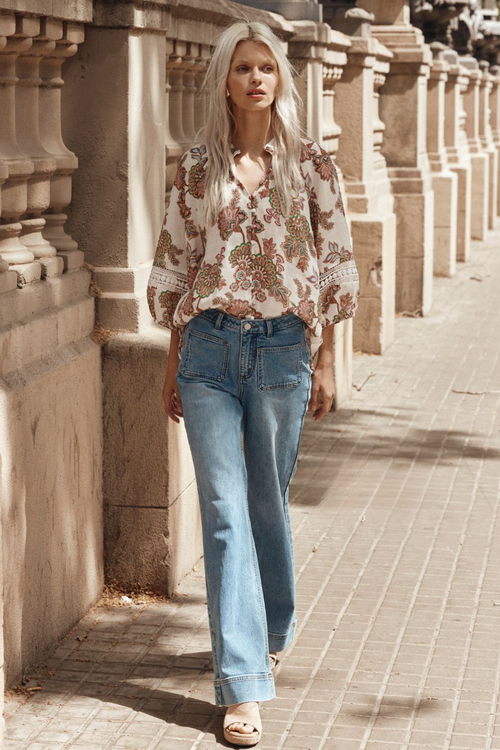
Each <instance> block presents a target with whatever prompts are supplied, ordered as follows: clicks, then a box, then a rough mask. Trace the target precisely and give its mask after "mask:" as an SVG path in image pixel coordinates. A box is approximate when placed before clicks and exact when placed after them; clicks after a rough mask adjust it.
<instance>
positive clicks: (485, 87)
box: [479, 60, 498, 229]
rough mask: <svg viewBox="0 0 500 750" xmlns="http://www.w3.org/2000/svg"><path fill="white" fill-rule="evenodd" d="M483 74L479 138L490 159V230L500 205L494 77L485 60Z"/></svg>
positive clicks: (482, 67) (480, 65) (482, 63)
mask: <svg viewBox="0 0 500 750" xmlns="http://www.w3.org/2000/svg"><path fill="white" fill-rule="evenodd" d="M479 67H480V68H481V71H482V73H483V77H482V80H481V86H480V89H479V138H480V140H481V145H482V147H483V149H484V152H485V154H486V155H487V157H488V163H489V166H488V178H489V180H488V229H494V228H495V223H496V217H497V203H498V151H497V149H496V146H495V143H494V141H493V133H492V129H491V122H490V115H491V112H490V95H491V92H492V89H493V76H492V75H491V73H490V71H489V68H490V66H489V63H487V62H486V61H485V60H483V61H481V62H480V63H479Z"/></svg>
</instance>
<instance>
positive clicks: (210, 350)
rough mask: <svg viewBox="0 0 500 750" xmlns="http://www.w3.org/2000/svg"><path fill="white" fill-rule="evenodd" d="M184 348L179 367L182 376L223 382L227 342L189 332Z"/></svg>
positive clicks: (225, 370)
mask: <svg viewBox="0 0 500 750" xmlns="http://www.w3.org/2000/svg"><path fill="white" fill-rule="evenodd" d="M184 347H185V357H184V360H183V362H182V363H181V366H180V372H181V374H182V375H184V376H185V377H188V378H203V379H204V380H217V381H219V382H220V381H221V380H224V378H225V377H226V374H227V365H228V362H229V341H224V340H223V339H220V338H218V337H217V336H211V335H210V334H209V333H202V332H201V331H191V330H189V331H188V338H187V341H186V342H185V343H184Z"/></svg>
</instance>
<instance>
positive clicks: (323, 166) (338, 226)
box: [305, 143, 359, 328]
mask: <svg viewBox="0 0 500 750" xmlns="http://www.w3.org/2000/svg"><path fill="white" fill-rule="evenodd" d="M305 154H306V158H307V157H309V158H310V168H309V170H308V171H309V174H310V185H309V209H310V215H311V227H312V230H313V235H314V243H315V246H316V253H317V258H318V270H319V301H318V317H319V320H320V323H321V327H322V328H326V326H329V325H331V324H332V323H338V322H339V321H341V320H345V319H346V318H352V317H353V315H354V314H355V312H356V309H357V306H358V300H359V277H358V271H357V268H356V263H355V261H354V256H353V253H352V246H351V237H350V233H349V226H348V224H347V219H346V215H345V209H344V203H343V200H342V195H341V192H340V186H339V180H338V175H337V170H336V168H335V164H334V163H333V160H332V158H331V156H330V154H329V153H328V152H327V151H326V150H325V149H324V148H323V147H322V146H321V145H320V144H319V143H314V144H312V148H309V149H306V150H305Z"/></svg>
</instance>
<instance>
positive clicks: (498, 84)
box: [490, 65, 500, 216]
mask: <svg viewBox="0 0 500 750" xmlns="http://www.w3.org/2000/svg"><path fill="white" fill-rule="evenodd" d="M490 72H491V73H492V75H493V78H492V89H491V96H490V112H491V120H490V124H491V135H492V138H493V143H494V144H495V148H496V150H497V152H498V154H499V158H498V172H497V185H500V67H499V66H498V65H497V66H495V67H492V68H490ZM496 213H497V216H500V187H499V188H498V190H497V206H496Z"/></svg>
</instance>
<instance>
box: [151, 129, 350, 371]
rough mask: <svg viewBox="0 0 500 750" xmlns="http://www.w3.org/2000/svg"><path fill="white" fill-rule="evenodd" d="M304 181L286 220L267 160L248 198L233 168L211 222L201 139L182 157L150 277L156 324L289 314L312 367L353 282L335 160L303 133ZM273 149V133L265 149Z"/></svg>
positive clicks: (343, 312)
mask: <svg viewBox="0 0 500 750" xmlns="http://www.w3.org/2000/svg"><path fill="white" fill-rule="evenodd" d="M301 141H302V152H301V171H302V174H303V177H304V185H303V188H302V189H301V191H300V193H299V196H298V198H297V199H296V200H295V205H294V210H293V211H292V213H291V215H290V217H289V218H287V219H285V217H284V216H283V213H282V205H281V203H280V201H279V198H278V196H277V195H276V191H275V185H274V179H273V170H272V158H271V164H270V166H269V169H268V170H267V172H266V174H265V175H264V176H263V178H262V180H261V182H260V184H259V185H258V187H257V188H256V189H255V191H254V192H253V194H252V195H249V194H248V192H247V190H246V189H245V187H244V186H243V185H242V183H241V182H240V181H239V180H238V178H237V177H236V170H235V162H234V156H235V155H236V154H237V153H239V151H238V150H237V149H236V148H235V147H234V146H232V157H233V158H232V167H231V170H230V173H229V175H228V179H229V180H230V182H231V183H232V185H233V190H232V198H231V200H230V202H229V204H228V205H227V206H225V207H224V208H223V209H222V210H221V211H220V213H219V215H218V218H217V222H216V223H215V224H214V225H213V226H205V225H204V224H203V223H202V212H201V206H202V200H203V194H204V187H205V170H206V165H207V156H206V148H205V146H204V144H198V145H196V146H194V147H193V148H191V149H189V150H188V151H186V152H185V153H184V154H183V156H182V157H181V159H180V162H179V166H178V169H177V173H176V176H175V180H174V185H173V187H172V191H171V193H170V200H169V203H168V205H167V208H166V212H165V217H164V220H163V226H162V229H161V233H160V237H159V240H158V246H157V249H156V254H155V258H154V261H153V267H152V269H151V274H150V278H149V281H148V290H147V294H148V304H149V309H150V311H151V315H152V316H153V318H154V320H155V321H156V322H157V323H159V325H162V326H165V327H166V328H178V329H179V330H180V333H181V346H182V334H183V331H184V327H185V326H186V324H187V323H188V321H189V320H190V319H191V318H193V317H194V316H195V315H197V314H198V313H199V312H201V311H202V310H207V309H209V308H217V309H220V310H224V311H225V312H227V313H229V314H230V315H234V316H236V317H238V318H273V317H277V316H280V315H286V314H288V313H295V314H296V315H298V316H300V317H301V318H302V319H303V320H304V321H305V322H306V324H307V327H306V337H307V341H308V344H309V347H310V352H311V365H312V364H313V359H314V357H315V354H316V352H317V350H318V348H319V346H320V344H321V342H322V338H321V332H322V329H323V328H324V327H326V326H328V325H330V324H332V323H338V322H339V321H341V320H345V319H346V318H351V317H352V316H353V315H354V313H355V311H356V308H357V305H358V297H359V280H358V272H357V269H356V264H355V262H354V258H353V254H352V249H351V241H350V236H349V228H348V225H347V221H346V217H345V211H344V205H343V201H342V196H341V193H340V188H339V182H338V177H337V171H336V168H335V165H334V163H333V161H332V159H331V157H330V155H329V154H328V153H327V152H326V150H325V149H324V148H323V147H322V145H321V144H320V143H317V142H315V141H313V140H311V139H309V138H302V139H301ZM265 150H266V151H268V152H269V153H270V154H271V155H272V153H273V151H274V139H273V140H271V141H270V142H269V143H268V144H267V145H266V147H265Z"/></svg>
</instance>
